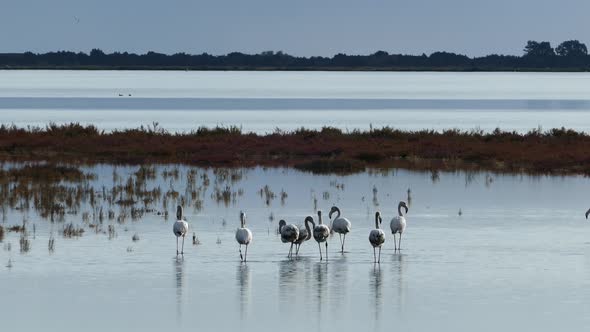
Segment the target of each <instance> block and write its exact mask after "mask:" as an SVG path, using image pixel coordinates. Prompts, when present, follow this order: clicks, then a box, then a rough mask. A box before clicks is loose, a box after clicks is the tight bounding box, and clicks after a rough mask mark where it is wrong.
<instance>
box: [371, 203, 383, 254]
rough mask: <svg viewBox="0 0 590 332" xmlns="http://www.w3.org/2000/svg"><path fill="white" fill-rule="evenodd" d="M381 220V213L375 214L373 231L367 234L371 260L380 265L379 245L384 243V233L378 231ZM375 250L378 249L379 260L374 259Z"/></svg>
mask: <svg viewBox="0 0 590 332" xmlns="http://www.w3.org/2000/svg"><path fill="white" fill-rule="evenodd" d="M382 221H383V219H381V213H379V211H377V212H375V229H374V230H372V231H371V233H369V242H371V245H372V246H373V259H374V262H375V263H381V245H383V243H384V242H385V232H383V231H382V230H381V229H379V225H380V224H381V222H382ZM375 248H379V260H377V257H375Z"/></svg>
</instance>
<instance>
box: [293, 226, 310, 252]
mask: <svg viewBox="0 0 590 332" xmlns="http://www.w3.org/2000/svg"><path fill="white" fill-rule="evenodd" d="M309 239H311V229H310V228H309V225H308V224H307V223H305V226H301V225H299V237H298V238H297V241H295V256H298V255H299V248H301V244H302V243H303V242H305V241H307V240H309Z"/></svg>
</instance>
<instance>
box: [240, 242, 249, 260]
mask: <svg viewBox="0 0 590 332" xmlns="http://www.w3.org/2000/svg"><path fill="white" fill-rule="evenodd" d="M246 248H248V247H246ZM239 251H240V260H241V261H242V262H243V261H244V257H242V245H241V244H240V249H239Z"/></svg>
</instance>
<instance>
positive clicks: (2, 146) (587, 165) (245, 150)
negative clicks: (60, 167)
mask: <svg viewBox="0 0 590 332" xmlns="http://www.w3.org/2000/svg"><path fill="white" fill-rule="evenodd" d="M589 148H590V136H588V135H587V134H585V133H581V132H576V131H573V130H569V129H565V128H561V129H551V130H548V131H541V130H532V131H530V132H528V133H525V134H519V133H516V132H505V131H501V130H499V129H497V130H495V131H494V132H491V133H484V132H482V131H475V130H474V131H460V130H446V131H443V132H437V131H431V130H422V131H402V130H397V129H394V128H390V127H384V128H381V129H373V130H370V131H358V130H355V131H350V132H343V131H341V130H340V129H336V128H331V127H325V128H322V129H321V130H308V129H304V128H302V129H298V130H295V131H292V132H284V131H280V130H277V131H275V132H274V133H271V134H266V135H257V134H254V133H245V132H242V131H241V130H240V129H239V128H237V127H227V128H226V127H216V128H203V127H202V128H198V129H196V130H194V131H192V132H188V133H181V134H175V133H169V132H167V131H166V130H164V129H161V128H158V127H157V126H156V125H154V126H153V127H149V128H144V127H141V128H138V129H128V130H119V131H114V132H104V131H100V130H98V129H97V128H96V127H94V126H92V125H89V126H83V125H80V124H75V123H72V124H66V125H55V124H50V125H48V126H47V127H45V128H27V129H24V128H18V127H15V126H5V125H3V126H0V160H3V161H52V162H84V163H94V162H108V163H124V164H143V163H152V162H153V163H183V164H190V165H197V166H230V167H251V166H290V167H296V168H298V169H301V170H304V171H310V172H315V173H353V172H358V171H362V170H364V169H365V168H366V167H375V168H380V167H383V168H388V167H400V168H406V169H416V170H461V169H462V170H478V169H481V170H493V171H500V172H530V173H561V174H564V173H570V174H588V173H590V154H588V153H587V152H588V149H589ZM73 176H74V177H75V176H76V175H73Z"/></svg>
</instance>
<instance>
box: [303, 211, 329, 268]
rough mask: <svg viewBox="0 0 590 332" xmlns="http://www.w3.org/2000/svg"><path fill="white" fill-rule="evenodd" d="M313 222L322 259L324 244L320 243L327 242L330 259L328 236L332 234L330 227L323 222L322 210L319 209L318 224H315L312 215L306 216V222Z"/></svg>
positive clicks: (315, 237)
mask: <svg viewBox="0 0 590 332" xmlns="http://www.w3.org/2000/svg"><path fill="white" fill-rule="evenodd" d="M308 222H311V223H312V224H313V225H314V226H313V238H314V239H315V240H316V241H317V243H318V248H319V249H320V261H321V260H322V259H323V258H322V246H321V245H320V243H322V242H326V260H328V241H327V240H328V237H329V236H330V227H328V226H326V225H324V224H323V223H322V211H320V210H318V224H317V225H315V223H314V222H313V218H312V217H311V216H309V217H307V218H305V223H306V224H307V223H308Z"/></svg>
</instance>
